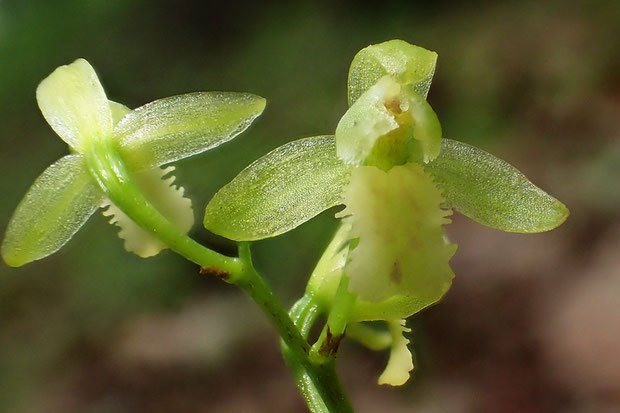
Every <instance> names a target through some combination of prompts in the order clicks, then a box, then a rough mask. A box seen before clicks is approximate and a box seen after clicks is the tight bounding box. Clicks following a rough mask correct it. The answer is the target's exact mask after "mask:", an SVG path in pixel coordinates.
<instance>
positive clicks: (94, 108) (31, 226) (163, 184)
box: [1, 59, 265, 266]
mask: <svg viewBox="0 0 620 413" xmlns="http://www.w3.org/2000/svg"><path fill="white" fill-rule="evenodd" d="M37 101H38V103H39V108H40V109H41V112H42V113H43V116H44V117H45V119H46V120H47V122H48V123H49V124H50V126H51V127H52V129H54V131H55V132H56V133H57V134H58V135H59V136H60V138H61V139H63V140H64V141H65V142H66V143H67V144H68V145H69V147H70V150H71V153H72V154H71V155H67V156H65V157H63V158H61V159H59V160H58V161H56V162H55V163H53V164H52V165H51V166H50V167H48V168H47V169H46V170H45V171H44V172H43V173H42V174H41V176H39V178H37V180H36V181H35V183H34V184H33V185H32V187H31V188H30V190H29V191H28V193H27V194H26V196H25V197H24V199H23V200H22V201H21V203H20V204H19V206H18V207H17V209H16V211H15V213H14V214H13V217H12V218H11V221H10V222H9V225H8V228H7V231H6V236H5V238H4V241H3V243H2V248H1V252H2V257H3V259H4V261H5V262H6V263H7V264H8V265H11V266H20V265H23V264H26V263H28V262H31V261H34V260H38V259H40V258H43V257H45V256H48V255H50V254H52V253H54V252H55V251H57V250H58V249H59V248H61V247H62V246H63V245H64V244H65V243H66V242H67V241H69V239H70V238H71V237H72V236H73V234H75V232H76V231H77V230H78V229H79V228H80V227H81V226H82V225H83V224H84V223H85V222H86V220H87V219H88V218H89V217H90V216H91V215H92V214H93V213H94V212H95V211H96V210H97V209H98V208H100V207H107V209H106V210H104V212H103V213H104V215H106V216H108V217H111V219H110V222H111V223H115V224H117V225H118V226H119V227H121V230H120V232H119V236H120V237H121V238H123V239H124V240H125V247H126V249H127V250H129V251H132V252H134V253H136V254H138V255H139V256H142V257H147V256H152V255H155V254H157V253H158V252H159V251H161V250H162V249H163V248H165V245H164V243H163V242H162V241H160V240H158V239H157V238H156V237H154V236H153V235H152V233H151V232H149V231H147V230H145V229H143V228H141V227H139V226H138V225H137V224H136V223H134V222H133V221H132V220H131V219H130V218H129V217H128V216H127V215H126V214H125V213H124V212H123V210H121V209H120V208H118V207H117V206H116V205H114V204H113V203H112V202H111V201H110V200H109V199H107V198H106V195H105V194H106V188H104V187H103V186H102V184H101V179H100V177H97V176H96V173H95V172H96V171H94V170H93V162H89V159H92V158H96V157H97V156H99V157H101V156H103V157H105V156H106V154H105V153H103V152H105V150H102V149H101V148H103V147H105V148H110V149H109V150H113V151H117V152H118V154H119V155H120V158H121V159H122V161H123V162H124V164H125V165H126V166H127V169H128V170H129V171H130V173H131V176H132V178H133V181H134V182H135V183H136V184H137V186H138V187H139V190H140V191H141V192H142V194H143V195H144V196H145V198H146V199H147V200H148V202H150V204H152V206H153V207H154V208H155V209H156V210H157V211H158V212H159V213H161V215H163V216H164V217H165V218H167V219H168V220H169V221H170V222H172V223H173V224H174V225H176V226H177V228H178V229H179V230H180V231H182V232H183V233H187V231H189V229H190V227H191V226H192V224H193V221H194V218H193V211H192V206H191V201H190V200H189V199H187V198H185V197H184V190H183V188H181V187H177V186H174V185H173V182H174V178H173V177H169V176H170V172H171V171H172V170H174V167H165V168H162V167H161V166H162V165H165V164H168V163H170V162H173V161H176V160H179V159H182V158H185V157H188V156H191V155H194V154H198V153H200V152H203V151H206V150H208V149H211V148H213V147H215V146H218V145H220V144H222V143H224V142H226V141H228V140H230V139H232V138H234V137H235V136H237V135H238V134H239V133H241V132H243V131H244V130H245V129H246V128H247V127H248V126H249V125H250V124H251V123H252V121H253V120H254V119H255V118H256V117H257V116H259V115H260V114H261V112H262V111H263V109H264V107H265V100H264V99H263V98H261V97H259V96H255V95H251V94H247V93H227V92H200V93H191V94H187V95H180V96H173V97H169V98H165V99H161V100H157V101H155V102H151V103H148V104H146V105H144V106H141V107H139V108H137V109H135V110H130V109H129V108H127V107H125V106H123V105H121V104H119V103H115V102H112V101H110V100H108V98H107V97H106V94H105V92H104V90H103V87H102V86H101V83H100V82H99V79H98V78H97V75H96V74H95V71H94V70H93V68H92V67H91V65H90V64H89V63H88V62H87V61H86V60H84V59H78V60H76V61H75V62H73V63H71V64H70V65H67V66H61V67H59V68H57V69H56V70H55V71H54V72H53V73H52V74H51V75H49V76H48V77H47V78H46V79H44V80H43V81H42V82H41V83H40V85H39V87H38V88H37ZM97 151H99V153H96V152H97ZM166 176H168V178H166V179H162V178H164V177H166ZM129 202H130V201H129Z"/></svg>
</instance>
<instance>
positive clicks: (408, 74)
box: [348, 40, 437, 106]
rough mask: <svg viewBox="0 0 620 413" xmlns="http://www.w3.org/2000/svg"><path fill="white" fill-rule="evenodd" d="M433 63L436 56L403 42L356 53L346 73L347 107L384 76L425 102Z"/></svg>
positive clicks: (433, 69)
mask: <svg viewBox="0 0 620 413" xmlns="http://www.w3.org/2000/svg"><path fill="white" fill-rule="evenodd" d="M436 62H437V53H435V52H431V51H430V50H426V49H424V48H422V47H418V46H414V45H412V44H409V43H407V42H405V41H403V40H390V41H387V42H384V43H379V44H375V45H371V46H368V47H366V48H364V49H362V50H360V51H359V52H358V53H357V54H356V55H355V57H354V58H353V61H352V62H351V67H350V69H349V88H348V89H349V106H351V105H353V103H355V101H356V100H357V99H358V98H359V97H360V96H361V95H362V94H363V93H364V92H366V91H367V90H368V89H369V88H370V87H371V86H373V85H374V84H375V83H377V81H378V80H379V79H381V78H382V77H383V76H385V75H389V76H391V77H392V78H393V79H394V80H395V81H396V82H398V83H400V84H401V85H406V86H410V87H411V88H413V90H414V91H415V92H416V93H418V94H419V95H421V96H423V97H424V98H426V95H427V94H428V90H429V88H430V87H431V81H432V80H433V74H434V73H435V63H436Z"/></svg>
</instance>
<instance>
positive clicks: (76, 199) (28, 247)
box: [2, 155, 103, 267]
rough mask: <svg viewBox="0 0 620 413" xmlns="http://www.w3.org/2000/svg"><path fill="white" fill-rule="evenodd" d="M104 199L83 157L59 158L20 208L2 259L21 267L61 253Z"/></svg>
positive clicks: (10, 228) (8, 234) (8, 229)
mask: <svg viewBox="0 0 620 413" xmlns="http://www.w3.org/2000/svg"><path fill="white" fill-rule="evenodd" d="M102 197H103V194H102V192H101V191H100V190H99V187H98V186H97V183H96V182H95V181H94V180H93V179H92V178H91V176H90V173H89V171H88V169H87V167H86V162H85V160H84V158H83V157H82V156H81V155H69V156H65V157H64V158H61V159H59V160H58V161H56V162H55V163H53V164H52V165H51V166H50V167H48V168H47V169H46V170H45V171H44V172H43V173H42V174H41V175H40V176H39V177H38V178H37V180H36V181H35V182H34V184H33V185H32V186H31V187H30V190H29V191H28V193H27V194H26V196H25V197H24V199H22V201H21V202H20V204H19V205H18V206H17V209H16V210H15V213H14V214H13V217H12V218H11V221H10V222H9V225H8V228H7V231H6V236H5V238H4V242H3V243H2V258H4V261H5V262H6V263H7V264H8V265H10V266H13V267H18V266H21V265H24V264H26V263H28V262H31V261H34V260H38V259H41V258H43V257H46V256H48V255H50V254H52V253H54V252H56V251H58V250H59V249H60V247H62V246H63V245H64V244H65V243H66V242H67V241H69V239H71V237H72V236H73V234H75V233H76V232H77V230H78V229H80V227H81V226H82V225H83V224H84V223H85V222H86V220H87V219H88V217H90V216H91V215H92V213H93V212H95V210H96V209H97V208H98V207H99V204H100V202H101V199H102Z"/></svg>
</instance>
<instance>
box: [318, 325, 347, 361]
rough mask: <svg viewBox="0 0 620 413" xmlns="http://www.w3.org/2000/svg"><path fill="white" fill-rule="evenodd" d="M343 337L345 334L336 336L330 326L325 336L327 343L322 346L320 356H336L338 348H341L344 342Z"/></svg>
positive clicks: (324, 342)
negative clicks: (341, 342)
mask: <svg viewBox="0 0 620 413" xmlns="http://www.w3.org/2000/svg"><path fill="white" fill-rule="evenodd" d="M343 337H344V334H339V335H337V336H334V335H333V334H332V332H331V330H330V329H329V326H328V327H327V333H326V334H325V341H323V344H321V348H320V349H319V354H320V355H322V356H331V355H332V354H336V352H337V351H338V346H340V341H342V338H343Z"/></svg>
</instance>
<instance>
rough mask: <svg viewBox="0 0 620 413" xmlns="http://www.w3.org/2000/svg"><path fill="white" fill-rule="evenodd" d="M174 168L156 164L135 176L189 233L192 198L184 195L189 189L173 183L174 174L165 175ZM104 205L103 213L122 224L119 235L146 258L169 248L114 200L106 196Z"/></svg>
mask: <svg viewBox="0 0 620 413" xmlns="http://www.w3.org/2000/svg"><path fill="white" fill-rule="evenodd" d="M172 171H174V167H172V166H169V167H167V168H154V169H150V170H147V171H143V172H139V173H136V174H135V176H134V179H135V181H136V183H137V184H138V186H139V187H140V189H141V191H142V193H143V194H144V195H145V196H146V198H147V199H148V200H149V201H150V202H151V204H152V205H153V206H154V207H155V208H156V209H157V210H158V211H159V212H161V213H162V215H164V216H165V217H166V218H167V219H168V220H169V221H170V222H172V223H174V224H176V225H177V227H178V228H179V229H180V230H181V231H183V232H184V233H187V232H188V231H189V229H190V228H191V227H192V224H193V223H194V212H193V209H192V202H191V200H190V199H188V198H185V197H184V196H183V195H184V192H185V191H184V189H183V188H182V187H179V186H176V185H173V183H174V180H175V178H174V176H169V177H168V178H164V177H165V176H166V175H169V174H170V173H171V172H172ZM102 207H104V208H105V207H107V209H105V210H104V211H103V215H104V216H106V217H110V223H111V224H115V225H117V226H118V227H119V228H120V231H119V232H118V236H119V237H120V238H121V239H123V240H124V241H125V249H126V250H127V251H130V252H133V253H135V254H137V255H139V256H140V257H143V258H146V257H151V256H153V255H156V254H158V253H159V252H160V251H161V250H163V249H165V248H167V246H166V244H164V243H163V242H162V241H160V240H159V239H158V238H157V237H155V235H153V233H152V232H150V231H146V230H145V229H143V228H141V227H140V226H138V225H137V224H136V223H135V222H134V221H133V220H132V219H131V218H129V217H128V216H127V215H126V214H125V213H124V212H123V211H121V210H120V209H119V208H118V207H117V206H116V205H114V204H112V203H111V202H110V200H105V201H104V203H103V205H102Z"/></svg>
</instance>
